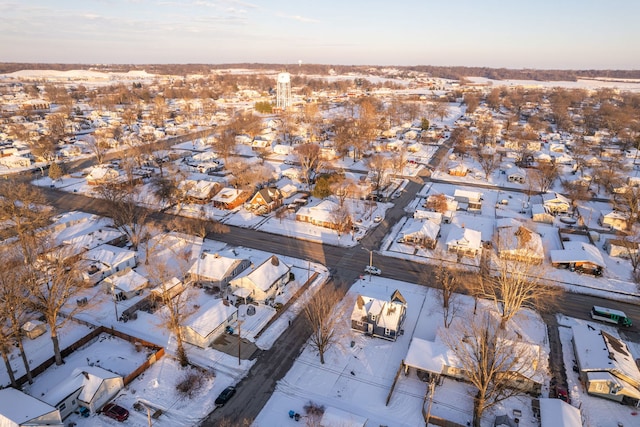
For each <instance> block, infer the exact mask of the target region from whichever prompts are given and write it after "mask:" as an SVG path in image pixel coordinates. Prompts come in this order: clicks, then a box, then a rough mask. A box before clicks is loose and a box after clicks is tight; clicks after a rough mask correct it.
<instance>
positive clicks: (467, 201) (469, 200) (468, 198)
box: [453, 188, 483, 211]
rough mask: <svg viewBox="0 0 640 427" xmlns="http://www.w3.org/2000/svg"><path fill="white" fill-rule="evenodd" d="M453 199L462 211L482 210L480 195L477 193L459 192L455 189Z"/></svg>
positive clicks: (459, 190)
mask: <svg viewBox="0 0 640 427" xmlns="http://www.w3.org/2000/svg"><path fill="white" fill-rule="evenodd" d="M453 198H454V199H455V201H456V202H458V205H459V206H460V207H461V208H462V209H463V210H469V211H472V210H480V209H482V200H483V199H482V193H481V192H479V191H470V190H461V189H458V188H456V190H455V191H454V192H453Z"/></svg>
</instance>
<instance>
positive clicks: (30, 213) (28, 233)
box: [0, 183, 49, 264]
mask: <svg viewBox="0 0 640 427" xmlns="http://www.w3.org/2000/svg"><path fill="white" fill-rule="evenodd" d="M0 220H1V221H10V222H11V223H12V224H13V232H14V233H15V234H16V236H17V238H18V242H19V244H20V248H21V250H22V255H23V258H24V262H25V263H26V264H29V263H33V262H34V261H35V259H36V256H37V254H38V248H39V244H38V240H39V239H40V238H41V233H40V230H41V229H42V228H43V227H44V226H46V225H47V224H49V209H48V208H47V207H46V206H45V198H44V195H43V194H42V192H41V191H40V190H39V189H38V188H37V187H35V186H32V185H29V184H26V183H11V185H4V186H3V188H2V197H0Z"/></svg>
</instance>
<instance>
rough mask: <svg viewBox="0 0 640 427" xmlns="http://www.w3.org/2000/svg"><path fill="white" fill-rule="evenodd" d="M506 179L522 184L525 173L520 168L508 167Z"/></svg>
mask: <svg viewBox="0 0 640 427" xmlns="http://www.w3.org/2000/svg"><path fill="white" fill-rule="evenodd" d="M507 180H508V181H509V182H513V183H516V184H524V183H525V182H526V180H527V173H526V172H525V171H524V170H522V169H521V168H518V167H514V168H510V169H509V172H508V173H507Z"/></svg>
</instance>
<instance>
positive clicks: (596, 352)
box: [571, 325, 640, 406]
mask: <svg viewBox="0 0 640 427" xmlns="http://www.w3.org/2000/svg"><path fill="white" fill-rule="evenodd" d="M571 329H572V331H573V350H574V354H575V358H576V364H577V365H578V370H579V374H580V380H581V382H582V384H584V386H585V388H586V390H587V393H589V394H592V395H594V396H599V397H603V398H605V399H611V400H615V401H616V402H620V403H622V404H626V405H634V406H635V405H638V404H639V403H640V370H639V369H638V365H637V364H636V361H635V359H634V357H633V354H632V353H631V351H630V350H629V347H628V346H627V344H626V343H625V342H624V341H622V340H621V339H620V338H617V337H614V336H613V335H611V334H609V333H607V332H605V331H602V330H600V329H598V328H594V327H592V326H591V325H575V326H572V327H571Z"/></svg>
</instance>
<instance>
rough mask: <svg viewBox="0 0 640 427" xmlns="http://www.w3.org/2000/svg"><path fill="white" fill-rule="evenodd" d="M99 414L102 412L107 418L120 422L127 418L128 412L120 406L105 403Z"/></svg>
mask: <svg viewBox="0 0 640 427" xmlns="http://www.w3.org/2000/svg"><path fill="white" fill-rule="evenodd" d="M100 412H102V413H103V414H104V415H106V416H107V417H109V418H113V419H114V420H116V421H120V422H122V421H124V420H126V419H127V418H129V411H127V410H126V409H124V408H123V407H122V406H120V405H116V404H115V403H107V404H106V405H104V407H103V408H102V411H100Z"/></svg>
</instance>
